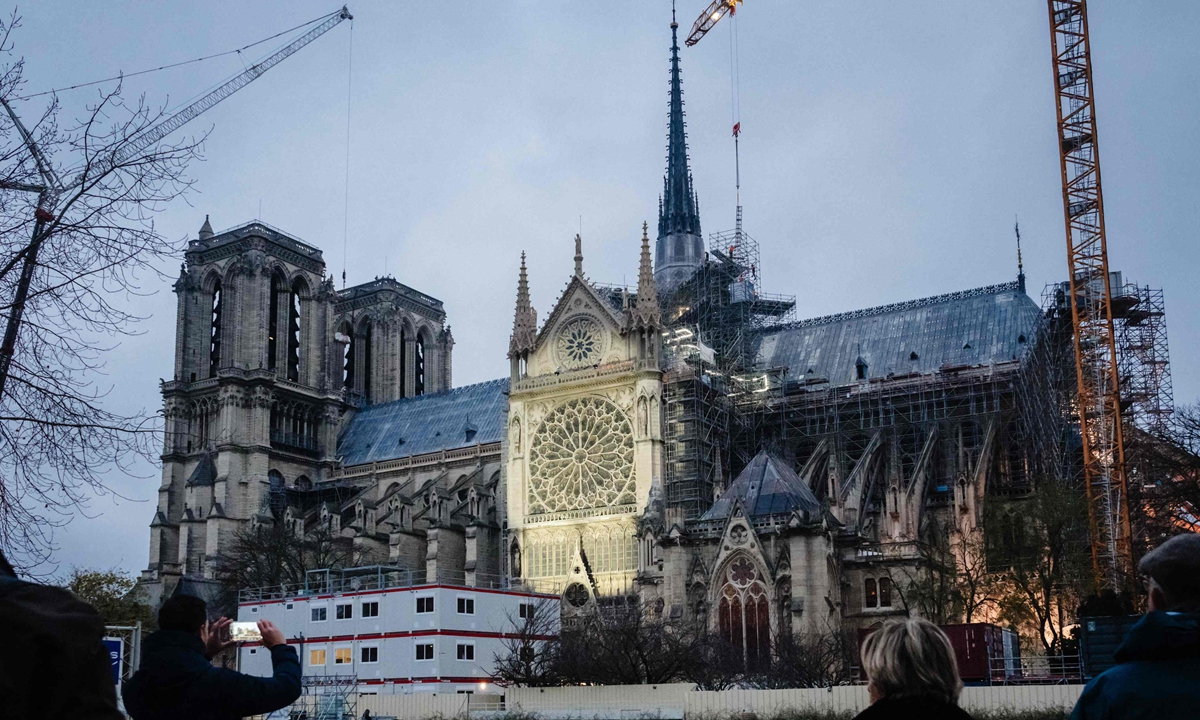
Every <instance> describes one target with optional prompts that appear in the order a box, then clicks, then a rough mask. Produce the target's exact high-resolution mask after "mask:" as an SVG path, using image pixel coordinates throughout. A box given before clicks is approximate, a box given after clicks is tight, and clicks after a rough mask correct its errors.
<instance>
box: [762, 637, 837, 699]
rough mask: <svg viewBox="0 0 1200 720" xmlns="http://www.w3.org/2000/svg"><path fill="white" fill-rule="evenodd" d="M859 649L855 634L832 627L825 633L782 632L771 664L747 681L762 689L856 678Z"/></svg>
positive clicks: (820, 684) (826, 684)
mask: <svg viewBox="0 0 1200 720" xmlns="http://www.w3.org/2000/svg"><path fill="white" fill-rule="evenodd" d="M856 657H857V648H856V642H855V637H854V635H853V633H851V632H849V631H847V630H845V629H842V628H834V627H829V628H828V629H827V630H826V631H825V632H822V633H808V634H799V633H797V634H788V633H779V634H777V635H776V637H775V639H774V642H772V650H771V664H770V667H769V668H766V669H765V671H764V672H760V673H755V674H753V675H752V676H750V677H749V678H748V682H747V684H749V685H750V686H752V687H759V688H818V687H830V686H832V685H844V684H846V683H849V682H851V681H852V680H854V676H853V673H854V666H855V664H856Z"/></svg>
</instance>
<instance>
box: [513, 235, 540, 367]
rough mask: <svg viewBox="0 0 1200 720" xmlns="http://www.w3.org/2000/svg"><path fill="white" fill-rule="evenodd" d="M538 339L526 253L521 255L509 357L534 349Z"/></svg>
mask: <svg viewBox="0 0 1200 720" xmlns="http://www.w3.org/2000/svg"><path fill="white" fill-rule="evenodd" d="M536 339H537V313H536V312H535V311H534V309H533V305H532V304H530V302H529V278H528V276H527V275H526V273H525V253H521V275H520V278H519V279H518V280H517V310H516V312H515V313H514V315H513V331H512V337H511V338H510V339H509V343H508V356H509V357H510V358H511V357H515V356H516V355H519V354H521V353H523V352H528V351H530V350H532V349H533V345H534V342H535V340H536Z"/></svg>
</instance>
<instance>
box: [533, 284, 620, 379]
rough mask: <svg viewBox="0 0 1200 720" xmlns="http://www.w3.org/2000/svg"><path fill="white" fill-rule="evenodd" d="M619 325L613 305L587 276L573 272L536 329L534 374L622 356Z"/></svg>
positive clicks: (568, 368)
mask: <svg viewBox="0 0 1200 720" xmlns="http://www.w3.org/2000/svg"><path fill="white" fill-rule="evenodd" d="M622 327H623V319H622V317H621V314H620V312H619V311H618V310H617V308H614V307H613V306H612V304H611V303H609V301H608V299H607V298H605V297H604V296H603V295H601V294H600V293H599V292H598V291H597V290H596V288H594V287H593V286H592V284H591V283H589V282H588V281H587V280H585V279H583V278H582V277H580V276H578V275H576V276H573V277H572V278H571V280H570V282H568V283H567V287H566V289H564V290H563V294H562V296H561V297H560V298H559V300H558V302H557V303H556V304H555V306H554V310H552V311H551V312H550V315H549V316H548V317H547V318H546V322H545V324H543V325H542V327H541V329H540V330H539V331H538V334H537V337H536V340H535V342H534V348H535V349H534V352H535V354H536V356H537V357H538V371H537V374H549V373H551V372H556V371H560V370H577V369H581V368H584V367H591V366H592V365H598V364H603V363H607V362H612V361H617V360H624V359H626V357H625V356H626V355H627V353H626V351H625V348H624V345H623V341H622V336H623V333H622ZM531 374H533V373H532V372H531Z"/></svg>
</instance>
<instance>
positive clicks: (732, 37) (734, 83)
mask: <svg viewBox="0 0 1200 720" xmlns="http://www.w3.org/2000/svg"><path fill="white" fill-rule="evenodd" d="M738 54H739V53H738V32H737V8H736V6H734V7H731V8H730V12H729V113H730V116H731V121H732V125H733V172H734V195H735V198H736V201H737V225H736V227H735V228H734V232H735V233H736V239H737V240H736V241H737V242H738V243H739V244H740V243H741V238H742V164H741V155H740V152H739V148H738V136H739V135H741V132H742V93H741V82H740V80H741V77H740V76H741V63H740V62H739V58H738Z"/></svg>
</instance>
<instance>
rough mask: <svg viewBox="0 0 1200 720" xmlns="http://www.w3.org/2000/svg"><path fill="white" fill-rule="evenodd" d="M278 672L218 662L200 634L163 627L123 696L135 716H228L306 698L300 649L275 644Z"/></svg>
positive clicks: (165, 719) (144, 719) (199, 719)
mask: <svg viewBox="0 0 1200 720" xmlns="http://www.w3.org/2000/svg"><path fill="white" fill-rule="evenodd" d="M271 664H272V665H273V666H274V668H275V675H274V676H273V677H269V678H266V677H254V676H252V675H243V674H241V673H238V672H234V671H233V670H227V669H225V668H218V667H213V666H212V664H210V663H209V661H208V658H206V657H204V643H202V642H201V641H200V638H199V637H197V636H196V635H191V634H188V633H185V632H179V631H177V630H159V631H158V632H156V633H154V634H153V635H150V636H148V637H147V638H146V639H145V641H144V642H143V643H142V664H141V667H140V668H139V669H138V671H137V673H135V674H134V676H133V677H132V678H130V680H129V682H127V683H125V687H124V688H123V689H122V691H121V696H122V697H123V698H125V711H126V712H128V713H129V716H130V717H131V718H133V720H223V719H225V718H241V717H245V716H246V715H260V714H265V713H269V712H272V711H275V710H279V709H280V708H284V707H287V706H288V705H290V704H292V702H294V701H295V700H296V698H298V697H300V662H299V660H298V659H297V657H296V650H295V648H291V647H288V646H287V645H276V646H275V647H273V648H271Z"/></svg>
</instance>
